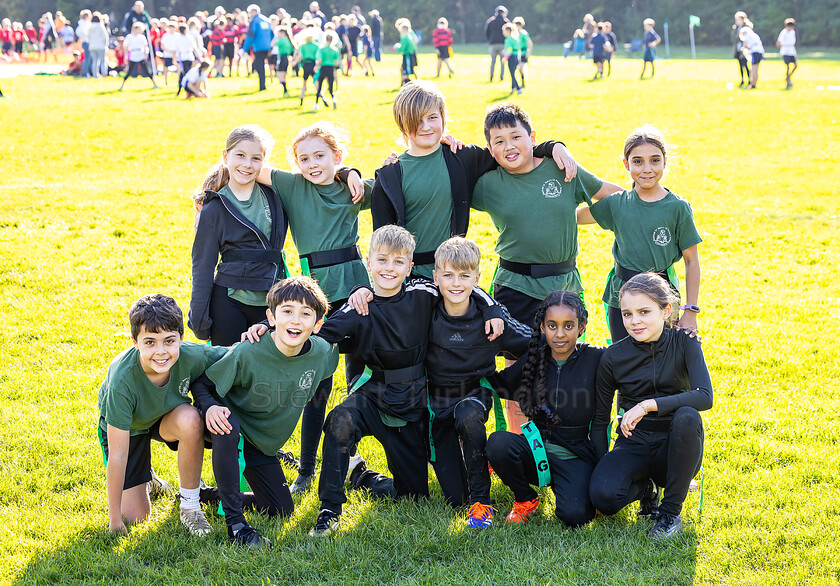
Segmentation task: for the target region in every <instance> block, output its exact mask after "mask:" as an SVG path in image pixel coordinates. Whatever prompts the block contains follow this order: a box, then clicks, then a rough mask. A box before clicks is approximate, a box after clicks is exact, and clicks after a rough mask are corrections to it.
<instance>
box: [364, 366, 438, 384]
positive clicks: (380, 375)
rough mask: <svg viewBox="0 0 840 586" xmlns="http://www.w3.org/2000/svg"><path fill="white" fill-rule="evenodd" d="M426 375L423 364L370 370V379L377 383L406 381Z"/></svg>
mask: <svg viewBox="0 0 840 586" xmlns="http://www.w3.org/2000/svg"><path fill="white" fill-rule="evenodd" d="M424 376H426V367H425V365H424V364H422V363H421V364H415V365H414V366H407V367H405V368H395V369H388V370H373V369H371V372H370V380H372V381H374V382H377V383H407V382H411V381H415V380H417V379H418V378H422V377H424Z"/></svg>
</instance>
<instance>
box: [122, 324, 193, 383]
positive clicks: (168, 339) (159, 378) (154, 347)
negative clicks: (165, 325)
mask: <svg viewBox="0 0 840 586" xmlns="http://www.w3.org/2000/svg"><path fill="white" fill-rule="evenodd" d="M131 341H132V342H133V343H134V347H135V348H137V350H138V351H139V352H140V367H141V368H142V369H143V372H145V373H146V376H147V377H149V380H150V381H152V384H155V385H158V386H162V385H165V384H166V383H167V382H169V371H170V370H172V366H173V365H174V364H175V363H176V362H177V361H178V357H179V356H180V355H181V343H182V342H183V337H182V336H181V334H180V333H178V332H170V331H161V332H157V333H155V332H147V331H146V326H140V333H139V334H137V339H136V340H135V339H133V338H132V340H131Z"/></svg>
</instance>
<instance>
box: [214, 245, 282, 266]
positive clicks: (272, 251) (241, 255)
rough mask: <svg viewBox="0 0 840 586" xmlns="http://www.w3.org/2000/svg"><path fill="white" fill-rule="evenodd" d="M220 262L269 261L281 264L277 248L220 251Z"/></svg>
mask: <svg viewBox="0 0 840 586" xmlns="http://www.w3.org/2000/svg"><path fill="white" fill-rule="evenodd" d="M222 262H270V263H274V264H280V265H282V264H283V251H282V250H281V249H279V248H236V249H233V250H227V251H225V252H223V253H222Z"/></svg>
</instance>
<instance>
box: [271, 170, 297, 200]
mask: <svg viewBox="0 0 840 586" xmlns="http://www.w3.org/2000/svg"><path fill="white" fill-rule="evenodd" d="M296 182H297V173H292V172H291V171H286V170H285V169H272V170H271V188H272V189H273V190H274V193H276V194H277V197H279V198H280V201H281V202H283V205H284V206H285V205H286V202H287V201H288V199H289V197H290V196H291V195H292V192H294V189H295V183H296Z"/></svg>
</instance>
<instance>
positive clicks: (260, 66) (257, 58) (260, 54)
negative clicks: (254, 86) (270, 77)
mask: <svg viewBox="0 0 840 586" xmlns="http://www.w3.org/2000/svg"><path fill="white" fill-rule="evenodd" d="M266 57H268V51H254V69H255V70H256V71H257V77H259V78H260V91H263V90H265V60H266Z"/></svg>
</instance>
